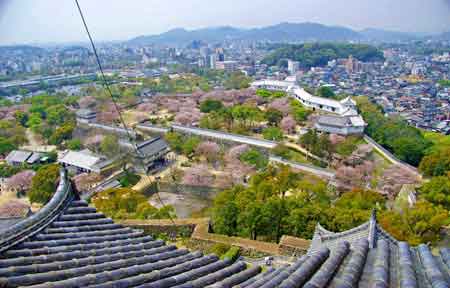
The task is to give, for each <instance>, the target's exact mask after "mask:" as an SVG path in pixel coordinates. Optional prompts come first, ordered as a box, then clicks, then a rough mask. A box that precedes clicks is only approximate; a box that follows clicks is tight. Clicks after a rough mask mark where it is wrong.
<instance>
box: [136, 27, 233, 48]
mask: <svg viewBox="0 0 450 288" xmlns="http://www.w3.org/2000/svg"><path fill="white" fill-rule="evenodd" d="M241 32H242V30H241V29H237V28H233V27H216V28H204V29H198V30H192V31H188V30H186V29H183V28H176V29H172V30H169V31H167V32H165V33H162V34H159V35H151V36H140V37H137V38H134V39H131V40H130V42H131V43H133V44H166V45H178V44H187V43H189V42H192V41H207V42H216V41H222V40H224V39H236V38H239V35H240V34H241Z"/></svg>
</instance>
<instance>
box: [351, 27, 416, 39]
mask: <svg viewBox="0 0 450 288" xmlns="http://www.w3.org/2000/svg"><path fill="white" fill-rule="evenodd" d="M359 33H360V34H361V35H362V36H363V38H364V39H365V40H370V41H379V42H397V41H407V40H415V39H419V38H421V37H422V35H419V34H417V33H406V32H398V31H389V30H383V29H374V28H368V29H364V30H362V31H359Z"/></svg>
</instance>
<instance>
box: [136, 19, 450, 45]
mask: <svg viewBox="0 0 450 288" xmlns="http://www.w3.org/2000/svg"><path fill="white" fill-rule="evenodd" d="M427 38H433V39H444V40H450V31H449V32H447V33H442V34H439V35H429V34H425V33H407V32H400V31H389V30H383V29H373V28H368V29H364V30H361V31H356V30H353V29H350V28H346V27H341V26H327V25H322V24H318V23H309V22H305V23H280V24H277V25H273V26H266V27H261V28H251V29H240V28H235V27H230V26H222V27H213V28H203V29H196V30H186V29H184V28H177V29H173V30H170V31H167V32H165V33H162V34H159V35H150V36H140V37H136V38H134V39H131V40H130V41H129V43H132V44H140V45H148V44H160V45H186V44H188V43H192V42H193V41H205V42H209V43H211V42H212V43H214V42H221V41H223V40H227V39H228V40H247V41H272V42H306V41H308V42H311V41H322V42H323V41H352V40H353V41H376V42H399V41H408V40H421V39H422V40H423V39H427Z"/></svg>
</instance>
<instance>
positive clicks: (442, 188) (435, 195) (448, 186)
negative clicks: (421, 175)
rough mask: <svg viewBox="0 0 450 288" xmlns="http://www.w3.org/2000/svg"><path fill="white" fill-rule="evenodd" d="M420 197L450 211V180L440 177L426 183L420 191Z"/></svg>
mask: <svg viewBox="0 0 450 288" xmlns="http://www.w3.org/2000/svg"><path fill="white" fill-rule="evenodd" d="M419 191H420V195H421V196H422V197H423V198H425V199H426V200H428V201H429V202H430V203H433V204H435V205H441V206H442V207H444V208H445V209H447V210H449V211H450V178H449V177H447V176H438V177H433V178H431V179H430V181H429V182H425V183H424V184H423V185H422V187H420V189H419Z"/></svg>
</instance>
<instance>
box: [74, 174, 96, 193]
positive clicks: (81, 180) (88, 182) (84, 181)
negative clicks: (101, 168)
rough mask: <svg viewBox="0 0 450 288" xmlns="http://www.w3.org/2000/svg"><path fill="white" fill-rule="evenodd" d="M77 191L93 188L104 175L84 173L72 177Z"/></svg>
mask: <svg viewBox="0 0 450 288" xmlns="http://www.w3.org/2000/svg"><path fill="white" fill-rule="evenodd" d="M72 180H73V182H74V184H75V187H76V188H77V191H79V192H86V191H88V190H89V189H91V188H92V186H93V185H94V184H96V183H99V182H100V181H101V180H102V177H101V176H100V175H99V174H97V173H82V174H79V175H76V176H75V177H73V178H72Z"/></svg>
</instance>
